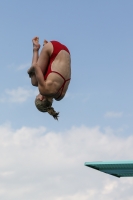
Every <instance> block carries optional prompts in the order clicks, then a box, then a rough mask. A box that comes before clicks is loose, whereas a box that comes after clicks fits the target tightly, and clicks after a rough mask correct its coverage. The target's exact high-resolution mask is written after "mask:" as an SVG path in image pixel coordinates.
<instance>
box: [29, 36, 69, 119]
mask: <svg viewBox="0 0 133 200" xmlns="http://www.w3.org/2000/svg"><path fill="white" fill-rule="evenodd" d="M32 42H33V59H32V66H31V67H30V69H29V70H28V74H29V77H30V78H31V83H32V85H33V86H37V87H38V90H39V94H38V95H37V96H36V99H35V105H36V107H37V109H38V110H39V111H41V112H48V113H49V114H50V115H52V116H53V117H54V118H55V119H58V116H59V113H58V112H56V111H55V110H54V108H53V107H52V102H53V99H55V100H56V101H60V100H61V99H63V97H64V96H65V94H66V91H67V89H68V86H69V83H70V79H71V57H70V52H69V50H68V48H67V47H66V46H65V45H63V44H61V43H60V42H57V41H50V42H47V41H46V40H44V44H43V48H42V51H41V53H40V55H39V49H40V44H39V38H38V37H34V38H33V40H32Z"/></svg>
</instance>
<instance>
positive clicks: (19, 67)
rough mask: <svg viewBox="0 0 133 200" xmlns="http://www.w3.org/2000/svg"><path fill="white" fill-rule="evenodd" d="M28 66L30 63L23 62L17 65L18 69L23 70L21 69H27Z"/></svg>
mask: <svg viewBox="0 0 133 200" xmlns="http://www.w3.org/2000/svg"><path fill="white" fill-rule="evenodd" d="M30 66H31V63H25V64H21V65H19V66H18V70H23V69H26V68H27V69H28V68H30Z"/></svg>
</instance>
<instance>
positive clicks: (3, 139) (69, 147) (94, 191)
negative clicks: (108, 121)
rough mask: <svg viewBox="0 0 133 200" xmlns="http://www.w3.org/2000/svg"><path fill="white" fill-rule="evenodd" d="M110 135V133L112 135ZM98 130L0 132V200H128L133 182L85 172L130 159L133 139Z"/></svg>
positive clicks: (2, 128) (4, 128)
mask: <svg viewBox="0 0 133 200" xmlns="http://www.w3.org/2000/svg"><path fill="white" fill-rule="evenodd" d="M110 130H111V129H110ZM114 132H115V131H113V130H112V132H109V133H108V130H107V129H105V132H101V131H100V128H99V127H94V128H88V127H84V126H82V127H73V128H72V129H70V130H68V131H65V132H62V133H61V132H59V133H56V132H48V131H47V130H46V128H45V127H38V128H29V127H22V128H20V129H18V130H13V129H12V128H11V127H10V126H9V125H1V126H0V159H1V160H0V198H1V199H9V200H18V199H19V200H23V199H25V200H29V199H32V200H36V199H39V200H44V199H47V200H68V199H69V200H77V199H78V200H88V199H89V200H95V199H97V198H98V199H99V200H112V199H121V200H125V199H126V200H130V199H132V198H133V195H132V185H133V179H131V178H121V179H117V178H115V177H112V176H109V175H107V174H104V173H101V172H98V171H96V170H93V169H90V168H87V167H85V166H84V162H89V161H90V162H91V161H96V160H126V159H129V160H131V159H132V152H133V145H132V144H133V136H128V137H127V138H122V137H119V136H116V135H115V134H114Z"/></svg>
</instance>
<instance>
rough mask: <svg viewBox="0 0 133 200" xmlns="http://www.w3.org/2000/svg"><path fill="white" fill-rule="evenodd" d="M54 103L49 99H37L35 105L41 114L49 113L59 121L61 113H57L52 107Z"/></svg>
mask: <svg viewBox="0 0 133 200" xmlns="http://www.w3.org/2000/svg"><path fill="white" fill-rule="evenodd" d="M52 103H53V101H52V102H51V101H49V100H48V99H43V100H42V101H41V100H40V99H37V98H36V99H35V105H36V108H37V109H38V110H39V111H40V112H48V113H49V114H50V115H52V116H53V117H54V119H56V120H58V117H59V112H56V111H55V110H54V108H53V107H51V106H52Z"/></svg>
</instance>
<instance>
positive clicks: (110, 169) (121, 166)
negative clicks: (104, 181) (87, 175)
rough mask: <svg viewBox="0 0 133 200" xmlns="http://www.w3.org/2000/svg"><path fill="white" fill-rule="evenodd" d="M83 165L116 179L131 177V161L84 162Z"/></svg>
mask: <svg viewBox="0 0 133 200" xmlns="http://www.w3.org/2000/svg"><path fill="white" fill-rule="evenodd" d="M84 165H85V166H87V167H90V168H93V169H96V170H99V171H101V172H104V173H106V174H110V175H112V176H116V177H118V178H120V177H133V161H112V162H111V161H109V162H102V161H100V162H85V164H84Z"/></svg>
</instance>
